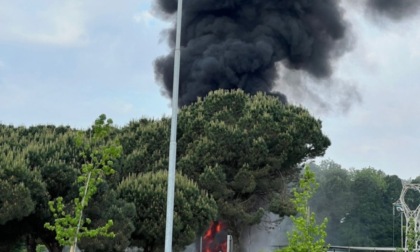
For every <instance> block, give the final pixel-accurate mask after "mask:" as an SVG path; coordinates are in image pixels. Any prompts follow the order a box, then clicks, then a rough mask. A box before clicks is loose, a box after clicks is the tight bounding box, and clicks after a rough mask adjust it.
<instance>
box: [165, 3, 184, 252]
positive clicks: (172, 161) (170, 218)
mask: <svg viewBox="0 0 420 252" xmlns="http://www.w3.org/2000/svg"><path fill="white" fill-rule="evenodd" d="M176 16H177V18H176V40H175V59H174V80H173V91H172V120H171V139H170V144H169V167H168V192H167V202H166V232H165V252H172V236H173V224H174V223H173V222H174V199H175V168H176V130H177V123H178V93H179V69H180V64H181V63H180V61H181V20H182V0H178V11H177V14H176Z"/></svg>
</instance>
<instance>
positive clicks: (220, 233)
mask: <svg viewBox="0 0 420 252" xmlns="http://www.w3.org/2000/svg"><path fill="white" fill-rule="evenodd" d="M202 251H203V252H227V232H226V226H225V224H224V223H223V222H221V221H213V222H212V223H211V226H210V228H209V229H207V231H206V232H205V233H204V235H203V238H202Z"/></svg>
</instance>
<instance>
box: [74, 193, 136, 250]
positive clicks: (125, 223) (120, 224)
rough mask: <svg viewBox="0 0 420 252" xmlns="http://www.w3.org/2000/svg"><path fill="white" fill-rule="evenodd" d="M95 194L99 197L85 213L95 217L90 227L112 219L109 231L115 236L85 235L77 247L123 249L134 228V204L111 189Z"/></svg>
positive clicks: (127, 243)
mask: <svg viewBox="0 0 420 252" xmlns="http://www.w3.org/2000/svg"><path fill="white" fill-rule="evenodd" d="M97 196H99V197H96V199H95V203H94V204H91V205H90V206H88V208H86V210H85V214H86V216H92V217H95V218H93V219H92V223H91V225H92V227H98V226H102V225H104V224H105V222H106V220H109V219H112V220H113V223H114V224H113V225H112V227H111V228H110V229H109V231H111V232H113V233H114V234H115V237H114V238H113V239H109V238H107V237H103V236H96V237H86V238H84V239H82V240H81V241H80V243H79V244H78V247H79V248H80V249H82V250H83V251H85V252H119V251H124V250H125V249H126V248H127V247H129V245H130V242H131V234H132V233H133V231H134V230H135V229H136V228H135V226H134V223H133V221H134V219H135V217H136V208H135V205H134V203H129V202H126V201H125V200H123V199H121V198H118V195H117V192H116V191H114V190H113V189H110V190H107V191H106V192H99V193H98V195H97Z"/></svg>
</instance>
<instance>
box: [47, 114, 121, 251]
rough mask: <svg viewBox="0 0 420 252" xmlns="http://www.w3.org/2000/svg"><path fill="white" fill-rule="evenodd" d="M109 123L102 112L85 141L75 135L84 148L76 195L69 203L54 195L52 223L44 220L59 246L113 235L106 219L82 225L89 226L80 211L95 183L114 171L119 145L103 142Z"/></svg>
mask: <svg viewBox="0 0 420 252" xmlns="http://www.w3.org/2000/svg"><path fill="white" fill-rule="evenodd" d="M111 125H112V120H111V119H108V120H106V116H105V115H101V116H100V117H99V118H98V119H97V120H96V121H95V124H94V125H93V126H92V130H91V136H90V137H89V139H88V140H86V139H85V138H83V137H82V136H81V135H80V136H79V138H77V144H78V145H79V146H82V148H83V151H82V152H81V156H82V157H83V159H84V160H85V163H84V164H83V165H82V169H81V175H80V176H78V178H77V183H78V184H80V187H79V196H78V197H76V198H74V200H73V203H72V206H69V205H68V204H65V202H64V201H63V197H57V198H56V199H55V200H54V201H50V202H49V207H50V210H51V212H52V214H53V216H54V223H53V224H51V223H48V222H47V223H46V224H45V228H47V229H49V230H52V231H55V232H56V239H57V241H58V242H59V243H60V244H61V245H72V246H75V245H76V244H77V240H78V239H81V238H82V237H96V236H107V237H113V236H114V235H115V234H114V233H112V232H108V230H109V228H110V227H111V226H112V225H113V221H112V220H108V221H107V223H106V224H105V225H104V226H102V227H97V228H94V229H89V228H88V227H87V226H86V225H85V224H87V225H89V224H90V223H91V219H89V218H83V211H84V209H85V208H86V207H87V206H88V204H89V201H90V199H91V198H92V196H93V195H94V194H95V193H96V192H97V189H98V185H100V184H101V183H102V182H103V179H104V177H105V176H107V175H110V174H113V173H114V170H113V168H112V165H113V161H114V160H115V159H116V158H118V157H119V156H120V153H121V146H120V145H118V143H115V142H111V143H109V142H108V143H107V142H106V140H107V139H106V138H107V137H108V135H109V134H110V130H111Z"/></svg>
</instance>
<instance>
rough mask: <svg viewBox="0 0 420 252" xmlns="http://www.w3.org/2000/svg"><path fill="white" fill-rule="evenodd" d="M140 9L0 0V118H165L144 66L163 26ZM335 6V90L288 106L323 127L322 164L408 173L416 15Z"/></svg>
mask: <svg viewBox="0 0 420 252" xmlns="http://www.w3.org/2000/svg"><path fill="white" fill-rule="evenodd" d="M150 6H151V0H138V1H134V0H125V1H111V0H90V1H82V0H38V1H31V2H29V1H27V0H13V1H10V0H0V122H1V123H3V124H13V125H26V126H29V125H34V124H56V125H58V124H65V125H71V126H73V127H77V128H86V127H88V126H89V125H90V124H91V123H92V121H93V120H94V119H95V118H96V117H97V116H98V115H99V114H101V113H105V114H107V115H108V116H109V117H111V118H113V119H114V121H115V122H116V124H118V125H120V126H123V125H125V124H127V123H128V122H129V121H130V120H132V119H136V118H141V117H149V118H150V117H155V118H160V117H161V116H162V115H170V113H171V110H170V107H169V104H170V101H169V100H168V99H167V98H165V97H163V96H162V95H161V92H160V87H159V86H158V85H157V84H156V82H155V79H154V70H153V61H154V60H155V59H156V57H158V56H160V55H164V54H166V53H167V52H168V48H167V46H166V43H165V42H164V41H163V39H162V36H161V32H162V30H163V29H165V28H166V27H168V25H169V23H167V22H164V21H162V20H159V19H157V18H156V17H155V16H154V14H153V12H152V11H151V7H150ZM345 10H346V16H347V18H348V20H350V22H351V24H352V30H353V33H354V37H355V41H356V42H355V44H354V48H353V50H352V51H350V52H348V53H347V54H346V55H345V56H344V57H342V58H340V60H339V61H338V62H337V64H336V69H335V70H336V71H335V74H334V76H332V80H331V81H330V83H333V84H334V85H333V87H335V88H330V86H329V84H328V83H325V84H324V88H319V89H314V90H311V92H322V93H324V94H325V95H323V102H321V103H320V102H319V101H318V102H316V100H314V99H313V97H311V96H308V95H307V94H305V92H303V93H302V92H296V90H297V89H294V90H290V89H289V91H288V94H289V100H290V101H291V102H293V103H296V104H302V105H304V106H306V107H308V109H309V110H310V111H311V112H312V113H313V114H314V115H315V116H316V117H318V118H320V119H321V120H322V121H323V125H324V132H325V134H327V135H328V136H329V137H330V139H331V141H332V146H331V147H330V148H329V150H328V151H327V153H326V156H325V158H330V159H332V160H334V161H336V162H337V163H339V164H342V165H343V166H344V167H346V168H350V167H354V168H363V167H367V166H372V167H374V168H376V169H381V170H383V171H385V172H386V173H387V174H397V175H399V176H400V177H402V178H409V177H415V176H418V175H420V154H419V152H420V141H419V140H420V129H419V128H420V115H419V112H418V111H419V109H420V99H419V97H418V95H419V94H420V83H419V79H420V46H419V45H420V29H418V24H419V21H420V16H419V15H418V16H415V17H413V18H411V19H408V20H405V21H402V22H399V23H392V22H390V21H388V20H386V19H380V18H377V19H373V18H370V19H368V18H366V15H364V12H363V10H362V7H361V6H358V5H352V6H345ZM279 71H281V69H279ZM298 81H300V82H301V83H307V82H311V81H313V80H310V78H308V77H305V76H298ZM279 83H281V80H279ZM337 83H338V84H339V85H337ZM340 83H341V84H340ZM294 84H295V83H294ZM279 85H283V84H279ZM296 85H297V84H296ZM321 86H322V85H321ZM349 86H351V87H355V88H357V90H358V91H359V94H360V97H358V96H356V95H354V93H351V92H350V91H349V90H348V88H346V87H349ZM337 87H338V88H337ZM286 90H287V87H286ZM299 90H305V85H303V86H302V87H301V88H300V89H299ZM348 94H350V96H349V97H352V98H353V99H352V100H353V102H352V103H351V104H352V106H351V107H350V108H349V109H343V108H347V104H343V103H342V101H343V100H342V99H339V97H344V96H345V95H348ZM326 106H327V108H326Z"/></svg>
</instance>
